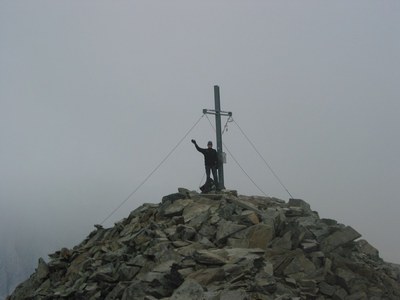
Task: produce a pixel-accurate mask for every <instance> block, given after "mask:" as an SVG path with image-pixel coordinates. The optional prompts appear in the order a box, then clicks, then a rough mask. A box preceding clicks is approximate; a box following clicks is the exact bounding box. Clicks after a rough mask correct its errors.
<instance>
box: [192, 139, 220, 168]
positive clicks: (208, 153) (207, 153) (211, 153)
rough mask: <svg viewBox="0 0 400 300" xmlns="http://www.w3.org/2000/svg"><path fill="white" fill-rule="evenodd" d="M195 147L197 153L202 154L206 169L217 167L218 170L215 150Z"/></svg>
mask: <svg viewBox="0 0 400 300" xmlns="http://www.w3.org/2000/svg"><path fill="white" fill-rule="evenodd" d="M194 145H195V146H196V149H197V151H199V152H201V153H203V155H204V164H205V165H206V166H208V167H217V168H218V153H217V150H215V149H212V148H211V149H209V148H206V149H204V148H200V147H199V146H197V144H194Z"/></svg>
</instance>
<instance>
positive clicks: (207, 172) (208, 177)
mask: <svg viewBox="0 0 400 300" xmlns="http://www.w3.org/2000/svg"><path fill="white" fill-rule="evenodd" d="M210 170H211V168H210V167H209V166H206V175H207V179H206V181H207V182H208V181H209V180H210V179H211V177H210ZM213 176H214V173H213Z"/></svg>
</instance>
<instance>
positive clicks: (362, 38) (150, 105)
mask: <svg viewBox="0 0 400 300" xmlns="http://www.w3.org/2000/svg"><path fill="white" fill-rule="evenodd" d="M399 19H400V4H399V2H397V1H385V2H376V1H350V2H349V1H335V2H331V3H323V4H322V3H321V2H319V1H302V2H299V3H294V2H289V1H268V2H261V1H250V2H246V3H244V2H242V1H218V2H214V1H213V2H211V1H203V2H202V3H195V2H190V1H189V2H188V1H168V3H165V2H162V1H151V2H148V1H135V2H128V1H126V2H125V1H121V2H108V1H85V2H81V1H58V2H57V3H56V2H54V1H40V2H36V1H35V2H22V1H21V2H16V1H2V2H1V3H0V140H1V146H0V226H1V230H0V234H1V236H0V242H1V252H2V253H4V252H5V248H6V247H5V245H11V244H12V245H14V244H15V245H17V246H16V247H17V248H18V249H24V251H30V253H32V255H33V257H34V258H33V259H32V260H34V262H30V263H32V265H31V268H32V270H33V268H34V267H35V265H34V263H36V261H37V258H38V257H39V256H43V257H45V256H46V255H47V254H48V253H51V252H53V251H56V250H58V249H60V248H61V247H69V248H72V247H73V246H74V245H76V244H77V243H79V242H80V241H81V240H82V239H84V238H85V237H86V236H87V235H88V234H89V232H90V231H91V230H93V229H94V227H93V225H94V224H98V223H100V222H102V221H103V220H104V219H105V218H106V217H107V216H108V215H109V214H110V213H111V212H112V211H113V210H114V209H115V208H116V207H118V206H119V205H120V204H121V203H122V202H123V201H124V200H125V199H126V198H127V196H128V195H130V194H131V193H132V191H134V190H135V189H136V188H137V187H138V186H139V185H140V184H141V183H142V182H143V180H144V179H145V178H146V177H147V176H148V175H149V174H150V173H151V172H152V171H153V170H155V168H156V167H157V165H158V164H159V163H160V162H161V161H162V160H163V159H164V158H165V157H166V156H167V154H168V153H169V152H170V151H171V150H172V149H173V147H174V146H175V145H177V143H178V142H179V141H180V139H181V138H182V137H184V136H185V134H186V133H187V132H188V130H189V129H190V128H191V127H192V125H193V124H194V123H195V122H196V121H197V120H198V119H199V118H200V117H201V116H202V110H203V109H204V108H208V109H213V108H214V102H213V86H214V85H219V86H220V91H221V105H222V110H225V111H231V112H232V113H233V118H234V120H235V122H236V123H228V125H227V126H228V131H227V132H226V133H224V144H225V145H226V146H227V147H228V149H229V151H230V152H231V153H232V154H233V155H234V156H235V158H236V159H237V161H238V162H239V163H240V166H241V167H242V168H243V169H245V171H246V172H247V173H248V174H249V175H250V176H251V178H252V179H253V180H254V181H255V182H256V183H257V185H258V186H259V187H261V189H262V191H263V193H265V194H267V195H268V196H273V197H278V198H281V199H283V200H288V198H289V195H288V194H287V193H286V191H285V190H284V188H283V187H282V186H281V185H280V184H279V182H278V181H277V180H276V178H275V177H274V176H273V175H272V174H271V172H270V171H269V170H268V168H266V166H265V164H264V162H263V161H262V160H261V159H260V158H259V157H258V155H257V154H256V153H255V152H254V149H253V148H252V147H251V145H250V144H249V143H248V141H247V140H246V138H245V137H244V136H243V135H242V134H241V132H240V130H239V128H238V127H237V126H236V124H238V125H239V126H240V127H241V128H242V129H243V130H244V131H245V133H246V134H247V136H248V138H249V139H250V140H251V141H252V142H253V143H254V145H255V146H256V147H257V149H258V150H259V152H260V153H261V154H262V156H263V157H264V158H265V159H266V161H267V162H268V164H269V165H270V166H271V167H272V168H273V170H274V171H275V172H276V173H277V174H278V175H279V178H280V179H281V180H282V182H283V183H284V184H285V186H286V187H287V188H288V190H289V191H290V193H291V194H292V195H293V197H295V198H301V199H304V200H306V201H307V202H309V203H310V204H311V207H312V209H314V210H316V211H318V212H319V214H320V216H321V217H324V218H332V219H335V220H338V221H339V222H341V223H344V224H346V225H350V226H352V227H354V228H355V229H356V230H357V231H359V232H360V233H361V234H362V235H363V238H365V239H366V240H367V241H369V242H370V243H371V244H372V245H373V246H374V247H376V248H377V249H378V250H379V251H380V255H381V257H383V258H384V259H385V260H387V261H391V262H397V263H399V262H400V256H399V254H398V251H397V249H398V248H399V246H400V237H399V235H398V234H397V229H398V228H399V225H400V221H399V218H398V211H399V206H400V205H399V198H398V191H397V187H398V181H399V178H400V159H399V155H398V154H399V153H400V151H399V150H400V141H399V139H398V132H399V128H400V121H399V118H398V115H399V112H400V101H399V96H400V88H399V84H398V83H399V80H400V60H399V53H400V40H399V38H398V37H399V36H400V23H399V22H398V20H399ZM210 120H211V121H212V122H214V120H213V118H212V117H211V116H210ZM225 122H226V119H223V124H225ZM214 135H215V134H214V131H213V129H212V128H211V126H210V124H209V122H208V120H207V119H206V117H203V118H202V119H201V121H200V122H199V123H198V125H197V126H196V127H195V128H194V129H193V130H192V131H191V132H190V134H189V135H188V136H187V138H186V139H185V140H184V141H183V142H182V143H181V144H179V147H177V149H176V150H175V151H174V152H173V153H172V154H171V156H170V157H169V158H168V159H167V160H166V161H165V162H164V163H163V164H162V165H161V167H160V168H159V169H157V171H156V172H155V173H154V174H153V175H152V176H151V177H150V178H149V180H148V181H146V183H145V184H143V186H141V188H140V189H139V190H138V191H137V192H136V193H135V194H134V195H133V196H132V197H131V198H129V199H128V200H127V201H126V202H125V203H124V204H123V205H122V206H121V208H120V209H118V210H117V211H116V212H115V213H114V214H113V215H112V216H111V217H110V218H108V219H107V221H106V222H105V223H104V226H112V225H113V223H114V222H117V221H118V220H120V219H122V218H124V217H126V216H127V215H128V214H129V213H130V211H132V210H133V209H135V208H136V207H138V206H140V205H141V204H142V203H144V202H154V203H158V202H159V201H161V198H162V196H163V195H166V194H169V193H173V192H176V190H177V188H178V187H186V188H189V189H198V187H199V185H200V184H201V180H202V176H203V174H204V169H203V161H202V159H203V158H202V156H201V155H200V154H199V153H198V152H197V151H196V150H195V149H194V147H193V145H192V144H191V143H190V139H192V138H195V139H196V140H197V141H198V143H199V145H200V146H201V147H205V146H206V143H207V141H208V140H213V141H215V138H214ZM227 160H228V161H227V164H226V165H225V166H224V168H225V185H226V187H227V188H229V189H235V190H238V192H239V193H240V194H247V195H260V194H261V195H262V194H263V193H261V191H260V190H258V189H257V188H256V187H255V186H254V184H253V183H252V182H251V181H250V180H249V178H248V177H247V176H246V175H245V174H244V173H243V172H242V170H241V168H240V167H239V166H238V165H237V164H236V163H235V161H234V159H232V157H230V155H229V154H228V156H227ZM18 245H19V246H18ZM21 251H22V250H21ZM3 256H4V255H3ZM4 259H6V258H3V260H4Z"/></svg>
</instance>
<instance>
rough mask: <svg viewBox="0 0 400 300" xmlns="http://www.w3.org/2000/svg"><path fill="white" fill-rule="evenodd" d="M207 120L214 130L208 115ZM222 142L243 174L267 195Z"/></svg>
mask: <svg viewBox="0 0 400 300" xmlns="http://www.w3.org/2000/svg"><path fill="white" fill-rule="evenodd" d="M206 117H207V120H208V122H209V123H210V125H211V127H212V128H213V129H214V131H215V127H214V125H213V124H212V123H211V121H210V119H209V118H208V116H207V115H206ZM222 144H223V145H224V147H225V148H226V151H228V153H229V155H230V156H231V157H232V158H233V160H234V161H235V163H236V164H237V165H238V166H239V168H240V169H241V170H242V171H243V173H244V174H246V176H247V178H249V180H250V181H251V182H252V183H253V184H254V186H255V187H256V188H257V189H258V190H259V191H260V192H261V193H263V194H264V195H265V196H266V197H268V195H267V194H266V193H265V192H264V191H263V190H262V189H261V188H260V187H259V186H258V185H257V183H255V181H254V180H253V179H252V178H251V177H250V175H249V174H248V173H247V172H246V171H245V170H244V169H243V167H242V166H241V165H240V163H239V162H238V161H237V159H236V158H235V156H233V154H232V153H231V151H229V148H228V147H227V146H226V145H225V143H224V142H222Z"/></svg>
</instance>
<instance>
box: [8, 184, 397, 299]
mask: <svg viewBox="0 0 400 300" xmlns="http://www.w3.org/2000/svg"><path fill="white" fill-rule="evenodd" d="M178 190H179V192H178V193H175V194H171V195H168V196H165V197H163V199H162V202H161V203H159V204H143V205H142V206H141V207H139V208H137V209H136V210H134V211H132V212H131V214H130V215H129V217H127V218H125V219H123V220H121V221H120V222H118V223H115V226H114V227H112V228H107V229H105V228H103V227H102V226H101V225H95V227H96V229H95V230H94V231H93V232H91V233H90V234H89V236H88V237H87V238H86V239H85V240H84V241H83V242H82V243H81V244H79V245H77V246H75V247H74V248H73V249H66V248H63V249H61V250H60V251H57V252H55V253H54V254H50V255H49V257H50V260H49V262H47V263H46V262H45V261H44V260H43V259H42V258H40V259H39V263H38V267H37V269H36V271H35V272H34V273H33V274H32V275H31V276H30V278H29V279H28V280H26V281H25V282H23V283H21V284H20V285H19V286H18V287H17V288H16V290H15V291H14V293H13V294H12V295H10V296H9V297H8V299H9V300H13V299H74V300H76V299H105V300H114V299H115V300H116V299H121V300H128V299H147V300H153V299H173V300H196V299H199V300H200V299H210V300H245V299H262V300H264V299H265V300H269V299H282V300H283V299H293V300H296V299H318V300H322V299H337V300H356V299H400V280H399V278H400V272H399V268H398V266H397V265H394V264H389V263H386V262H384V261H383V260H382V259H381V258H380V257H379V253H378V251H377V250H376V249H375V248H374V247H372V246H371V245H370V244H369V243H368V242H367V241H365V240H362V239H359V238H360V237H361V235H360V234H359V233H358V232H357V231H355V230H354V229H353V228H351V227H350V226H345V225H343V224H339V223H338V222H336V221H334V220H331V219H321V218H319V216H318V213H317V212H314V211H312V210H311V209H310V205H309V204H307V203H306V202H305V201H303V200H300V199H290V200H289V202H287V203H286V202H285V201H282V200H279V199H276V198H269V197H259V196H241V195H240V196H238V195H237V192H236V191H225V192H222V193H220V194H198V193H196V192H193V191H189V190H186V189H183V188H179V189H178Z"/></svg>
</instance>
